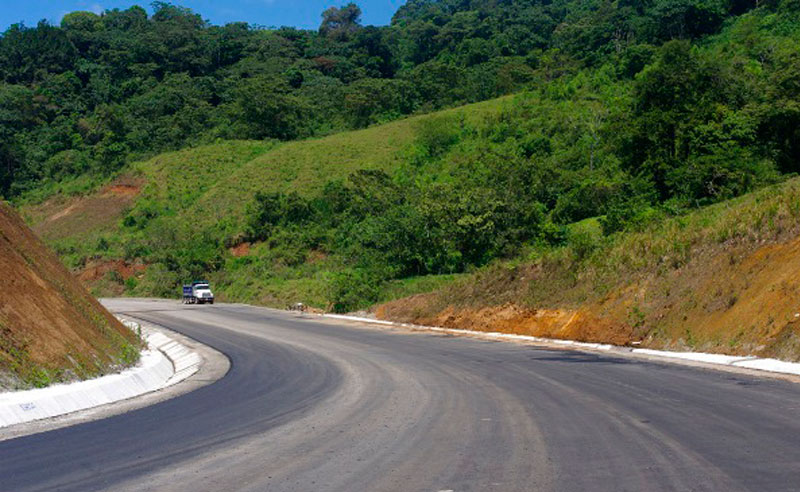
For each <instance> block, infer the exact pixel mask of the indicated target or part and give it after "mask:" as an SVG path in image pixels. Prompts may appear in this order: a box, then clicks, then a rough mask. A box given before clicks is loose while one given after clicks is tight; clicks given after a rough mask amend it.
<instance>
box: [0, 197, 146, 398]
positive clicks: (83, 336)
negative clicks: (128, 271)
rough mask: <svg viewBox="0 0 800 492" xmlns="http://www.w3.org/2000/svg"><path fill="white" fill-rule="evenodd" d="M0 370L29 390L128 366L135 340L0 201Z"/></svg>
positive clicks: (133, 350) (136, 342) (134, 348)
mask: <svg viewBox="0 0 800 492" xmlns="http://www.w3.org/2000/svg"><path fill="white" fill-rule="evenodd" d="M0 278H2V279H3V280H4V282H3V302H2V303H0V369H2V370H5V371H9V372H12V373H15V374H17V375H18V376H19V377H20V378H21V379H22V380H26V381H28V382H31V383H32V384H37V385H38V384H46V383H49V382H52V381H56V380H61V379H71V378H74V377H79V378H84V377H89V376H94V375H97V374H100V373H103V372H105V371H107V370H109V369H110V368H112V367H114V366H116V365H118V364H121V363H126V362H132V361H133V360H134V359H135V358H136V356H137V353H138V350H137V349H136V347H137V344H138V341H137V340H136V336H135V335H134V334H133V333H131V331H130V330H128V329H127V328H125V327H124V326H122V325H121V324H120V323H119V322H118V321H117V320H116V318H114V316H112V315H111V314H110V313H109V312H108V311H106V310H105V309H104V308H103V307H102V306H101V305H100V304H99V303H98V302H97V300H96V299H94V298H93V297H92V296H90V295H89V294H88V292H86V290H85V289H84V288H83V287H82V286H81V285H80V283H79V282H78V281H77V279H76V278H75V277H73V276H72V275H71V274H70V272H69V271H67V269H66V268H65V267H64V266H63V265H62V264H61V263H60V262H59V260H58V258H57V257H56V256H55V254H54V253H52V252H51V251H50V250H49V249H48V248H47V247H45V246H44V244H43V243H42V242H41V241H40V240H39V239H38V238H37V237H36V236H35V235H34V234H33V232H32V231H31V230H30V229H28V228H27V227H26V226H25V224H24V223H23V222H22V220H21V219H20V217H19V216H18V215H17V214H16V213H15V212H14V211H13V210H11V209H10V208H9V207H8V206H6V205H4V204H2V203H0Z"/></svg>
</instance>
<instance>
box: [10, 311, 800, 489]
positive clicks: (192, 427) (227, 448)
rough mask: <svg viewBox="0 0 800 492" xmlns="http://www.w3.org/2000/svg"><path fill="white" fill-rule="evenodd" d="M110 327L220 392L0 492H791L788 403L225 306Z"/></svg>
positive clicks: (650, 375) (107, 425)
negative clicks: (203, 357) (154, 338)
mask: <svg viewBox="0 0 800 492" xmlns="http://www.w3.org/2000/svg"><path fill="white" fill-rule="evenodd" d="M107 304H108V305H109V306H110V307H111V308H112V309H114V310H115V311H118V312H122V313H126V314H128V315H130V316H135V317H138V318H140V319H143V320H147V321H151V322H154V323H158V324H161V325H163V326H166V327H168V328H170V329H173V330H175V331H178V332H181V333H184V334H186V335H188V336H191V337H193V338H195V339H197V340H199V341H201V342H203V343H205V344H208V345H211V346H213V347H215V348H217V349H218V350H220V351H222V352H224V353H225V354H226V355H228V356H229V357H230V359H231V370H230V372H229V373H228V374H227V375H226V376H225V377H224V378H222V379H221V380H219V381H218V382H216V383H214V384H211V385H208V386H205V387H203V388H200V389H198V390H196V391H194V392H191V393H188V394H186V395H183V396H180V397H177V398H175V399H172V400H168V401H165V402H162V403H159V404H156V405H153V406H150V407H146V408H142V409H139V410H136V411H133V412H130V413H127V414H123V415H117V416H115V417H111V418H107V419H104V420H98V421H94V422H88V423H84V424H79V425H76V426H73V427H67V428H63V429H58V430H54V431H50V432H45V433H42V434H36V435H32V436H28V437H22V438H17V439H12V440H8V441H4V442H0V490H2V491H24V490H58V491H62V490H76V491H78V490H80V491H87V490H114V491H117V490H157V491H163V490H187V491H197V490H225V491H228V490H253V491H263V490H276V491H284V490H296V491H316V490H336V491H382V490H387V491H394V490H402V491H442V490H453V491H468V490H481V491H483V490H499V491H512V490H558V491H562V490H563V491H573V490H574V491H582V490H592V491H602V490H608V491H621V490H722V491H736V490H754V491H755V490H758V491H778V490H800V385H795V384H792V383H788V382H784V381H779V380H771V379H762V378H756V377H752V376H745V375H740V374H732V373H725V372H717V371H712V370H703V369H697V368H691V367H686V366H679V365H672V364H659V363H653V362H647V361H641V360H635V359H628V358H623V357H618V356H604V355H595V354H587V353H581V352H564V351H554V350H546V349H541V348H534V347H530V346H523V345H517V344H512V343H502V342H487V341H481V340H476V339H471V338H457V337H449V336H441V335H433V334H424V333H410V332H405V331H402V330H394V329H378V328H371V327H363V326H360V325H358V324H354V323H348V324H343V323H341V322H333V321H329V320H320V319H317V318H312V317H305V316H298V315H296V314H291V313H285V312H280V311H273V310H267V309H260V308H254V307H247V306H236V305H214V306H181V305H179V304H176V303H174V302H165V301H136V300H115V301H109V302H108V303H107Z"/></svg>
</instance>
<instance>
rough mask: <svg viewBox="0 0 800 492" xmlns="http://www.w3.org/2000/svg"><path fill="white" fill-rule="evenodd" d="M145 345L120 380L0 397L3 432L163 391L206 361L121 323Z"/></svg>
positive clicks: (99, 380)
mask: <svg viewBox="0 0 800 492" xmlns="http://www.w3.org/2000/svg"><path fill="white" fill-rule="evenodd" d="M120 321H122V322H123V324H125V326H127V327H128V328H130V329H131V330H133V331H135V332H136V333H137V334H139V335H140V336H141V337H142V338H143V339H144V341H145V342H146V345H147V348H146V349H145V350H143V351H142V353H141V357H140V360H139V363H138V364H137V365H136V367H132V368H130V369H126V370H124V371H122V372H120V373H118V374H111V375H108V376H103V377H99V378H96V379H90V380H87V381H80V382H77V383H68V384H56V385H53V386H48V387H47V388H40V389H32V390H25V391H11V392H7V393H0V428H3V427H8V426H11V425H15V424H20V423H23V422H31V421H34V420H41V419H46V418H50V417H56V416H59V415H65V414H68V413H72V412H77V411H79V410H86V409H89V408H93V407H97V406H100V405H105V404H108V403H113V402H116V401H120V400H126V399H129V398H133V397H136V396H140V395H143V394H145V393H150V392H152V391H156V390H159V389H161V388H165V387H167V386H171V385H173V384H176V383H178V382H180V381H183V380H184V379H186V378H188V377H189V376H191V375H192V374H194V373H196V372H197V371H198V370H199V366H200V363H201V362H202V358H201V357H200V355H199V354H197V353H196V352H193V351H191V350H189V349H188V348H186V347H185V346H184V345H182V344H180V343H178V342H176V341H174V340H172V339H171V338H169V337H168V336H166V335H164V334H163V333H161V332H159V331H156V330H154V329H152V328H149V327H143V326H141V325H140V324H139V323H135V322H132V321H127V320H124V319H121V320H120Z"/></svg>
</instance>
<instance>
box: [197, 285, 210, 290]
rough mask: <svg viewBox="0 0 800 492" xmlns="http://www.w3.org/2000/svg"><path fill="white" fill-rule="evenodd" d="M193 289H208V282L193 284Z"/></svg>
mask: <svg viewBox="0 0 800 492" xmlns="http://www.w3.org/2000/svg"><path fill="white" fill-rule="evenodd" d="M194 288H195V289H204V290H208V284H197V285H195V286H194Z"/></svg>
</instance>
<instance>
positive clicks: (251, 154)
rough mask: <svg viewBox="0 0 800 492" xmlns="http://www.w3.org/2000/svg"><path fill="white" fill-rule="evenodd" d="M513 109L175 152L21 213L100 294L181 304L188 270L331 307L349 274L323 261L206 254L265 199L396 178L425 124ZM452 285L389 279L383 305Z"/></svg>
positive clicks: (499, 104) (229, 290)
mask: <svg viewBox="0 0 800 492" xmlns="http://www.w3.org/2000/svg"><path fill="white" fill-rule="evenodd" d="M512 101H513V99H512V98H511V97H504V98H499V99H494V100H491V101H486V102H481V103H477V104H472V105H467V106H462V107H458V108H454V109H449V110H445V111H440V112H437V113H433V114H431V115H422V116H416V117H410V118H406V119H402V120H398V121H394V122H391V123H388V124H384V125H380V126H374V127H370V128H367V129H364V130H358V131H352V132H345V133H339V134H334V135H331V136H327V137H323V138H315V139H309V140H303V141H295V142H288V143H278V142H274V141H265V142H257V141H226V142H221V143H217V144H212V145H205V146H199V147H195V148H190V149H185V150H182V151H178V152H169V153H165V154H161V155H159V156H156V157H154V158H152V159H150V160H147V161H143V162H139V163H135V164H133V165H132V166H130V168H129V169H127V170H126V171H125V172H124V174H123V176H122V177H121V178H118V179H117V181H114V182H112V183H110V184H109V185H107V186H106V187H104V188H102V189H100V190H98V191H97V192H95V193H93V194H89V195H87V196H83V197H79V198H73V199H67V198H62V197H57V198H55V199H52V200H50V201H47V202H45V203H42V204H35V205H30V204H29V205H24V206H22V212H23V214H24V215H25V216H26V218H27V219H28V222H29V223H31V224H32V225H33V226H34V229H35V230H36V232H37V233H39V234H40V235H42V236H43V237H45V238H47V239H48V240H49V242H50V243H51V244H52V245H53V246H54V247H55V248H56V250H57V251H58V252H59V253H60V254H61V256H62V257H63V258H64V259H65V261H66V263H67V264H68V265H69V266H71V267H72V268H73V270H75V271H76V272H77V273H78V274H79V275H80V276H81V278H82V279H83V280H84V281H85V282H86V283H88V284H89V285H90V286H91V287H92V288H93V289H94V292H95V293H96V294H98V295H119V294H123V293H128V294H134V295H164V296H173V295H176V294H175V292H176V289H175V285H178V284H179V283H180V282H183V281H186V280H190V277H191V275H193V274H192V273H190V272H192V271H198V270H199V271H203V270H219V271H217V272H216V273H214V274H211V275H210V277H211V280H212V281H213V282H214V283H215V284H216V285H217V286H218V291H219V293H220V294H221V296H222V297H223V298H227V299H231V300H242V301H249V302H258V303H263V304H268V305H274V306H285V305H286V304H287V303H290V302H297V301H302V302H306V303H310V304H312V305H316V306H319V307H324V306H325V305H326V298H327V291H326V289H327V288H328V287H327V284H328V280H329V274H330V272H331V271H336V270H337V269H339V268H340V266H341V265H339V263H338V262H337V261H334V260H330V259H328V258H327V257H326V255H325V254H324V253H320V254H319V255H318V257H317V258H311V259H310V260H311V261H308V262H306V264H303V265H298V264H290V265H284V264H282V262H281V261H278V262H277V264H276V263H275V262H270V264H269V265H268V264H267V263H266V260H265V261H261V258H262V257H264V256H269V253H268V250H269V247H268V246H266V245H259V244H256V245H253V247H252V249H249V252H248V253H247V254H245V255H242V256H240V255H239V253H238V252H236V251H233V252H232V251H227V252H226V254H225V255H224V258H223V259H222V261H224V262H225V263H224V265H223V264H220V263H219V260H217V263H215V264H208V263H207V261H206V259H205V256H209V255H211V253H210V252H209V250H211V249H213V248H215V247H217V245H218V244H219V243H220V242H226V241H227V242H230V241H231V240H232V238H233V239H235V238H236V237H238V236H241V233H242V231H243V228H244V224H245V218H246V213H247V211H248V207H249V206H250V205H251V203H252V202H253V198H254V195H255V194H256V192H280V191H282V192H287V193H288V192H290V191H293V192H298V193H300V194H301V195H306V196H311V195H313V194H315V193H318V192H319V191H320V190H321V189H322V188H323V186H324V185H325V184H326V183H328V182H329V181H331V180H335V179H342V180H344V179H345V178H347V177H348V176H349V175H350V174H351V173H353V172H355V171H358V170H364V169H377V170H383V171H387V172H392V171H393V170H395V169H396V168H397V167H399V166H400V165H401V163H402V162H403V161H404V159H405V154H406V153H407V152H408V149H409V147H410V146H411V145H412V144H413V143H414V142H415V139H416V138H417V133H418V132H417V128H418V127H419V126H420V125H422V124H424V123H425V122H426V121H428V120H431V119H432V118H433V119H435V118H455V119H457V120H459V121H462V122H464V123H465V124H477V123H478V122H479V121H482V120H484V119H486V118H488V117H491V116H492V115H496V114H498V113H499V112H500V111H501V110H502V109H503V108H507V107H508V106H509V105H510V104H511V103H512ZM131 181H133V182H136V183H137V187H136V188H137V192H136V196H135V197H133V198H132V199H129V200H126V201H124V202H119V203H118V204H116V205H115V208H114V209H113V210H110V208H109V204H108V203H107V201H104V199H103V197H107V195H108V194H109V190H110V189H115V188H116V186H115V185H116V184H118V183H119V182H131ZM95 208H101V209H102V210H103V211H104V213H103V214H102V217H100V216H98V214H93V213H92V212H91V211H92V210H93V209H95ZM87 217H91V218H92V219H93V220H88V221H87V220H86V219H87ZM70 231H73V233H70ZM234 242H236V241H234ZM204 245H206V246H208V247H207V248H204ZM204 250H205V251H204ZM187 251H188V252H189V253H188V254H187V253H186V252H187ZM173 252H174V253H175V255H178V256H179V257H175V255H173V254H172V253H173ZM204 252H208V253H209V255H205V254H204ZM193 255H194V256H193ZM154 264H155V265H154ZM178 264H180V265H178ZM164 265H168V267H167V268H164ZM184 267H185V268H184ZM220 267H224V268H220ZM198 275H199V274H198ZM187 276H188V277H187ZM449 278H450V277H449V276H445V277H443V278H441V279H433V280H431V279H413V278H412V279H406V280H402V281H396V282H391V283H389V284H388V285H387V286H386V289H385V292H383V293H382V294H381V297H380V298H381V299H384V300H385V299H391V298H396V297H399V296H402V295H404V294H411V293H414V292H418V291H419V290H430V289H431V288H433V287H435V286H439V285H442V283H444V282H446V281H447V279H449Z"/></svg>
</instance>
